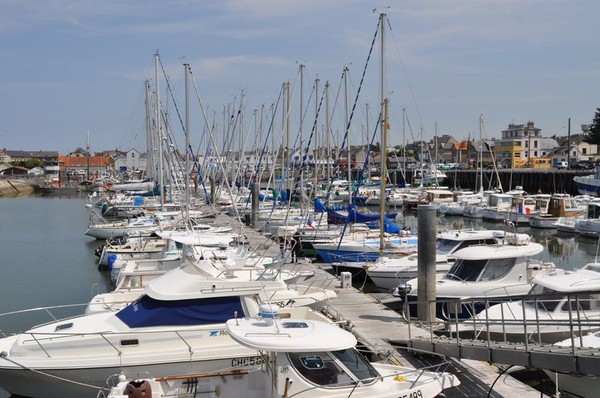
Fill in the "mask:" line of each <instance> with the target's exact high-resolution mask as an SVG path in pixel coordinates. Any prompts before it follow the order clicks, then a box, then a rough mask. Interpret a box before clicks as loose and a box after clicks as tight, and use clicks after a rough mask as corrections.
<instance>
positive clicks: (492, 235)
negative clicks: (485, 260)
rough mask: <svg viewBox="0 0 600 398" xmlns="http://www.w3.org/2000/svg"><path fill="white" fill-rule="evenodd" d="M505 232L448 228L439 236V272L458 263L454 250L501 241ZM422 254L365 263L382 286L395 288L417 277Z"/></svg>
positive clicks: (437, 246)
mask: <svg viewBox="0 0 600 398" xmlns="http://www.w3.org/2000/svg"><path fill="white" fill-rule="evenodd" d="M503 236H504V231H501V230H454V231H444V232H440V233H438V235H437V239H436V264H435V266H436V272H437V273H441V274H445V273H447V272H448V271H449V270H450V267H451V266H452V264H454V257H453V253H454V252H456V251H458V250H460V249H464V248H465V247H469V246H475V245H489V244H495V243H497V240H498V239H501V238H502V237H503ZM417 265H418V254H416V253H415V254H410V255H408V256H404V257H387V256H382V257H380V258H379V260H378V261H375V262H373V263H368V264H365V269H366V272H367V275H368V276H369V278H371V280H372V281H373V283H375V285H376V286H377V287H378V288H379V289H382V290H393V289H394V288H396V287H397V286H398V284H399V283H401V282H406V281H408V280H410V279H413V278H416V277H417Z"/></svg>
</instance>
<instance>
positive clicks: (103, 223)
mask: <svg viewBox="0 0 600 398" xmlns="http://www.w3.org/2000/svg"><path fill="white" fill-rule="evenodd" d="M373 14H375V15H378V18H377V26H376V27H375V29H374V32H373V35H372V36H371V37H372V39H371V41H370V43H371V45H370V48H369V49H368V52H366V53H365V55H366V57H365V58H364V63H361V65H359V70H360V66H362V67H363V69H362V75H361V78H360V81H359V83H358V86H355V82H353V81H352V78H351V76H350V73H349V72H350V68H349V65H350V63H346V64H344V66H343V70H342V74H341V78H340V80H339V83H338V86H337V88H334V87H333V86H332V85H330V82H329V81H328V80H326V81H324V82H321V80H320V78H319V77H318V76H319V75H318V74H317V78H316V79H315V81H314V86H313V87H312V89H311V90H310V94H309V97H308V98H309V99H308V102H306V101H305V97H304V94H305V93H306V91H307V87H305V77H306V75H305V73H306V64H305V63H298V62H296V63H297V64H298V69H297V75H296V78H295V79H294V80H293V81H292V79H288V80H287V81H285V82H284V83H283V84H282V85H281V86H280V88H279V89H278V94H277V95H275V97H274V98H277V100H276V102H272V103H271V104H270V109H268V110H267V108H268V106H267V104H266V103H263V106H262V108H261V109H260V112H259V109H258V108H255V109H254V112H253V115H252V117H248V116H249V113H248V114H246V113H247V112H248V111H249V110H250V109H251V108H250V107H249V104H248V103H247V102H246V94H245V91H244V90H242V91H241V93H240V97H239V99H238V97H235V98H234V100H233V103H230V104H229V105H227V106H225V107H224V108H223V120H222V121H220V120H218V119H220V118H219V117H218V116H217V113H216V112H215V110H214V109H215V108H212V105H211V109H210V111H208V110H209V108H208V107H207V106H205V103H204V100H203V99H202V98H201V95H200V92H201V91H203V90H204V88H205V87H204V86H205V84H206V81H200V82H201V84H200V86H202V90H199V89H198V85H197V82H196V78H195V76H196V72H198V71H199V72H200V73H198V76H199V77H201V78H202V79H205V78H206V77H207V75H206V74H204V73H203V72H205V70H204V69H203V67H201V68H200V69H199V70H196V68H195V67H194V68H192V65H191V64H189V63H187V61H185V63H183V64H182V65H181V68H178V69H179V72H178V73H174V72H175V69H174V68H173V69H172V68H171V67H170V66H169V65H167V64H166V63H163V60H162V58H161V55H160V53H159V51H158V50H157V51H156V52H155V53H154V55H153V61H154V62H153V64H154V67H153V72H154V77H153V78H152V79H150V78H146V79H145V80H144V85H143V95H141V96H140V99H143V100H142V101H141V102H140V104H141V103H142V102H143V103H144V105H145V106H143V107H140V110H142V112H140V113H139V115H138V117H137V118H136V119H137V121H139V122H142V123H141V124H140V125H139V126H138V127H136V130H137V131H135V133H134V135H135V137H136V140H137V139H138V138H141V142H143V145H145V146H146V148H145V150H142V151H139V150H138V149H137V148H134V145H133V143H129V144H128V145H130V147H129V149H128V150H126V151H123V150H120V149H119V148H116V149H115V150H112V149H111V150H107V151H102V152H96V153H92V152H91V150H90V133H89V131H88V133H87V145H86V149H83V148H81V147H78V148H76V149H75V150H73V151H71V152H69V153H68V154H67V155H60V154H59V153H58V152H55V151H37V152H35V153H34V152H26V151H16V150H10V149H9V150H6V149H4V150H2V151H0V156H1V159H2V160H3V162H4V163H3V164H1V165H0V166H1V168H0V174H1V177H2V179H1V180H0V182H1V184H0V195H1V196H2V198H1V199H0V249H1V251H0V254H1V256H2V265H3V275H2V278H1V280H2V282H1V283H2V285H0V287H1V288H2V289H0V294H1V295H2V296H0V388H2V389H3V391H0V398H6V397H8V396H9V394H12V395H10V396H11V397H15V398H16V397H26V398H55V397H56V398H69V397H73V398H75V397H78V398H79V397H87V396H89V397H96V398H125V397H128V398H138V397H140V398H141V397H148V398H159V397H164V396H176V397H181V398H187V397H190V398H191V397H195V398H196V397H198V396H206V397H215V398H216V397H220V396H235V397H238V396H239V397H247V398H258V397H267V396H269V397H273V398H275V397H280V398H291V397H319V398H349V397H364V398H367V397H382V398H386V397H389V398H397V397H402V398H438V397H446V398H448V397H450V398H459V397H480V396H481V397H483V396H487V397H494V398H501V397H513V396H521V397H523V398H525V397H537V396H541V397H549V398H559V397H565V396H566V397H577V398H593V397H595V396H596V394H597V391H598V389H600V355H597V354H598V347H600V343H599V342H598V340H599V339H600V286H599V285H598V283H597V279H600V278H597V276H598V275H600V262H599V260H598V253H599V251H600V240H599V239H600V221H599V218H598V206H600V200H598V198H596V197H595V196H596V195H597V193H598V192H597V188H598V187H600V182H599V181H600V166H599V165H597V163H596V160H597V159H595V158H596V157H597V142H598V139H599V137H600V132H599V131H600V130H599V129H600V108H599V109H598V111H597V113H596V119H595V120H594V121H593V122H592V123H591V124H587V123H582V124H581V132H580V133H578V134H573V135H572V134H571V119H570V118H568V121H567V123H566V124H567V126H563V129H564V130H565V133H566V137H565V136H564V134H562V132H561V134H560V135H561V136H559V134H554V135H552V136H550V135H549V136H547V137H544V136H542V134H541V133H542V128H541V127H540V126H536V125H535V123H534V122H533V121H532V120H529V121H527V122H525V123H522V124H515V123H513V122H510V123H508V127H506V128H503V129H502V130H501V131H500V135H501V138H500V139H497V138H492V139H490V138H489V137H487V134H486V133H485V129H486V128H485V125H484V118H483V113H480V114H479V118H478V122H479V128H478V129H479V139H478V140H477V139H472V138H471V132H469V133H468V138H466V139H465V138H464V137H461V138H459V140H457V139H455V138H454V137H452V136H451V135H450V134H443V135H442V136H441V137H438V123H437V121H436V122H435V128H434V130H435V138H433V139H432V140H431V141H429V142H427V141H426V140H425V139H424V138H423V133H424V127H423V126H420V137H419V139H418V140H417V139H416V138H415V134H414V133H416V130H415V131H413V130H412V127H411V122H410V120H409V118H408V113H407V108H406V107H405V105H404V99H400V98H397V97H396V96H394V95H393V94H394V91H396V90H398V89H399V85H398V82H397V81H396V78H395V75H396V74H397V73H396V72H397V69H398V68H397V67H396V66H397V65H395V66H393V67H391V68H390V69H389V70H390V71H394V73H388V68H387V64H388V61H387V56H388V54H387V53H388V52H390V53H391V51H390V50H391V49H392V47H391V46H390V45H389V44H386V40H387V39H389V38H390V37H389V36H391V39H392V41H393V42H394V43H393V44H394V45H395V47H396V52H397V53H398V54H396V55H400V54H399V53H400V51H399V49H398V46H397V45H396V43H395V37H394V35H395V31H394V30H392V24H391V23H390V20H389V19H388V15H387V12H382V11H381V10H377V9H374V10H373ZM366 38H368V35H366V36H364V39H366ZM403 41H404V39H403ZM364 42H365V43H368V41H367V40H365V41H364ZM404 42H405V41H404ZM403 52H404V51H403ZM352 53H355V50H353V51H352ZM375 54H377V56H374V55H375ZM181 59H182V60H185V58H181ZM246 61H247V60H246ZM252 63H253V62H250V64H252ZM275 63H278V62H275ZM374 64H378V65H375V68H374V67H373V65H374ZM205 66H206V64H205V65H204V67H205ZM377 66H378V67H377ZM390 66H391V63H390ZM265 68H266V66H265ZM219 69H220V68H219ZM226 69H227V68H225V67H223V70H224V71H225V70H226ZM371 69H375V70H373V71H371ZM193 70H194V72H192V71H193ZM265 71H266V69H265ZM261 72H262V71H261ZM311 73H312V72H311ZM174 74H176V75H177V76H176V77H175V78H174V79H172V78H171V76H173V75H174ZM228 74H229V73H228ZM257 77H258V76H257ZM174 83H177V84H174ZM179 83H181V84H179ZM322 83H324V84H322ZM388 83H390V84H389V87H388ZM180 85H181V86H182V88H183V89H184V90H183V92H181V90H179V89H176V90H173V89H172V88H173V87H176V86H180ZM351 86H352V88H350V87H351ZM363 86H364V87H363ZM409 86H410V84H409ZM363 88H364V89H365V92H366V96H367V98H368V100H367V98H363V96H361V92H362V90H363ZM334 90H336V92H335V95H332V94H333V93H334ZM161 91H162V96H161ZM398 91H399V92H402V96H403V97H406V98H408V97H412V99H413V100H415V96H414V95H412V93H411V94H410V96H408V95H405V94H407V93H406V91H405V90H398ZM375 92H378V96H377V97H378V98H376V99H375V98H371V97H374V96H375V94H374V93H375ZM213 95H214V94H213ZM179 97H183V98H179ZM296 97H299V100H298V99H297V98H296ZM333 98H335V100H334V103H333V104H331V103H330V100H331V99H333ZM181 99H183V100H181ZM465 99H466V97H465ZM366 101H367V102H366ZM368 101H374V103H375V104H377V105H376V106H375V112H373V113H374V114H373V115H371V114H370V113H371V110H370V107H369V103H368ZM190 105H192V107H193V108H190ZM306 105H308V107H307V108H305V106H306ZM331 105H333V108H332V107H331ZM194 108H196V109H194ZM296 108H299V109H296ZM342 108H343V109H342ZM411 108H412V107H411ZM183 109H184V110H185V112H184V113H183V112H181V110H183ZM191 109H194V110H191ZM312 109H314V113H313V112H312ZM336 109H337V110H338V112H337V114H336V112H335V110H336ZM350 109H352V110H351V111H350ZM359 109H360V111H358V112H356V113H355V111H356V110H359ZM363 109H364V113H363ZM400 109H401V117H402V122H401V123H398V121H397V120H394V119H395V118H398V117H399V116H400V112H399V110H400ZM298 110H299V113H298V114H299V115H300V119H299V120H297V119H296V112H297V111H298ZM412 112H413V110H412V109H411V113H412ZM342 113H343V118H342V120H335V121H333V120H332V119H334V116H335V118H337V119H340V116H342V115H341V114H342ZM142 114H144V115H143V116H142ZM210 114H212V116H211V115H210ZM359 114H362V115H359ZM416 114H417V115H418V119H419V123H421V124H422V120H420V119H421V116H420V111H418V110H417V112H416ZM355 116H356V117H357V118H358V120H357V119H355ZM313 117H314V118H313ZM363 117H364V119H363ZM305 118H306V119H305ZM411 118H413V116H412V115H411ZM211 119H212V120H211ZM311 119H312V120H311ZM332 122H333V125H332ZM372 122H375V123H374V124H373V126H371V124H372ZM362 123H364V125H361V124H362ZM392 124H393V125H394V126H402V127H401V128H399V127H395V130H392ZM358 125H361V126H360V130H362V133H361V134H360V139H359V141H360V145H357V143H356V142H354V140H355V139H357V138H359V137H358V134H357V132H358V130H359V128H358V127H359V126H358ZM140 126H141V127H140ZM311 126H312V127H311ZM407 128H408V130H409V131H407V130H406V129H407ZM292 129H293V131H294V132H293V133H292ZM353 130H354V131H353ZM496 130H500V129H497V128H496ZM200 131H201V134H200ZM142 132H143V134H141V133H142ZM296 132H297V134H296ZM400 132H401V133H402V134H401V135H402V141H403V142H402V145H396V146H394V144H393V143H391V142H389V141H388V139H390V138H394V139H395V140H396V142H397V141H398V140H399V139H400ZM406 133H409V134H410V135H411V136H412V137H411V141H412V143H409V142H408V141H407V139H406ZM555 133H556V132H555ZM293 135H294V136H295V137H294V136H293ZM484 137H485V138H484ZM183 138H185V144H183V143H182V142H180V141H183ZM190 140H191V141H190ZM198 140H199V141H200V143H198V142H196V141H198ZM192 141H194V142H192ZM351 141H352V142H351ZM392 165H393V166H392ZM594 168H595V169H596V170H595V172H593V171H592V169H594ZM592 173H593V174H592ZM9 176H10V177H9ZM15 176H17V177H16V178H14V177H15ZM18 176H22V179H19V178H18ZM36 180H37V181H39V183H34V182H32V181H36ZM42 181H43V182H42ZM32 185H35V191H34V192H35V193H34V194H33V195H28V194H29V191H28V190H27V187H28V186H32Z"/></svg>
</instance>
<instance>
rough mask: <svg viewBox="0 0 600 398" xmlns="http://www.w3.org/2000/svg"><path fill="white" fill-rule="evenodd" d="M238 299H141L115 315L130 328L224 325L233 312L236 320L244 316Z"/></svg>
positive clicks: (237, 297) (145, 297)
mask: <svg viewBox="0 0 600 398" xmlns="http://www.w3.org/2000/svg"><path fill="white" fill-rule="evenodd" d="M240 300H241V298H240V297H239V296H233V297H210V298H196V299H189V300H174V301H162V300H156V299H153V298H151V297H149V296H142V297H141V298H139V299H138V300H136V301H134V302H133V303H131V304H129V305H128V306H127V307H125V308H123V309H122V310H121V311H119V312H118V313H117V314H116V315H117V318H119V319H120V320H121V321H123V322H124V323H125V324H126V325H127V326H129V327H130V328H142V327H149V326H195V325H210V324H216V323H225V322H226V321H227V320H228V319H232V318H234V317H235V316H236V312H237V317H239V318H241V317H244V316H245V313H244V310H243V308H242V303H241V301H240Z"/></svg>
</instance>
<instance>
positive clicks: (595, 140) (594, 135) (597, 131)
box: [583, 108, 600, 145]
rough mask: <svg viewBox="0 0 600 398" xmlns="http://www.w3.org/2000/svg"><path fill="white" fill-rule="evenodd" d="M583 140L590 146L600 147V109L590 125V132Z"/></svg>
mask: <svg viewBox="0 0 600 398" xmlns="http://www.w3.org/2000/svg"><path fill="white" fill-rule="evenodd" d="M583 140H584V141H585V142H587V143H588V144H597V145H600V108H596V116H594V120H593V121H592V123H591V124H590V131H589V133H588V134H587V135H586V136H585V137H584V139H583Z"/></svg>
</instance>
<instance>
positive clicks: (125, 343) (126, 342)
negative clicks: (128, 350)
mask: <svg viewBox="0 0 600 398" xmlns="http://www.w3.org/2000/svg"><path fill="white" fill-rule="evenodd" d="M139 344H140V342H139V341H138V339H128V340H121V346H122V347H124V346H130V345H139Z"/></svg>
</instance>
